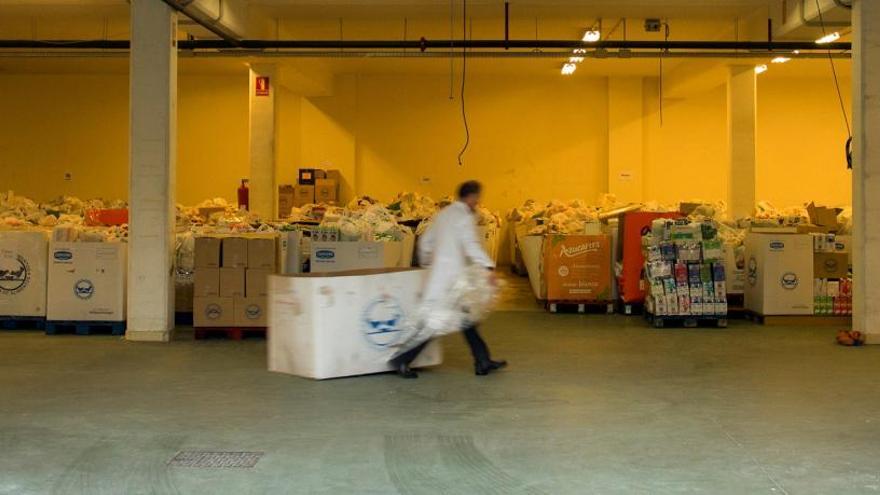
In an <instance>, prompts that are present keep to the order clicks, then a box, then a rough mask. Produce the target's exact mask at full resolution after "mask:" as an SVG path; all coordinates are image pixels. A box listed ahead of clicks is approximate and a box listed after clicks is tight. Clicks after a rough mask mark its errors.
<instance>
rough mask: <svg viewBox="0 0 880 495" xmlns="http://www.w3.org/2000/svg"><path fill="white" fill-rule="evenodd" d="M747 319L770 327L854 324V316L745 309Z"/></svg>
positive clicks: (846, 325)
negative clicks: (770, 312)
mask: <svg viewBox="0 0 880 495" xmlns="http://www.w3.org/2000/svg"><path fill="white" fill-rule="evenodd" d="M745 316H746V319H747V320H749V321H753V322H755V323H759V324H761V325H767V326H768V327H780V326H801V327H833V326H843V327H848V326H851V325H852V316H851V315H850V316H834V315H762V314H760V313H756V312H754V311H749V310H746V311H745Z"/></svg>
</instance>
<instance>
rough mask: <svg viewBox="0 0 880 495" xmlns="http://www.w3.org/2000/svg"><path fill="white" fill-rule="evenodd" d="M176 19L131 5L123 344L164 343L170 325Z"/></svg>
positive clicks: (152, 5)
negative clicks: (128, 229)
mask: <svg viewBox="0 0 880 495" xmlns="http://www.w3.org/2000/svg"><path fill="white" fill-rule="evenodd" d="M176 32H177V15H176V14H175V13H174V12H173V11H172V10H171V8H170V7H168V6H167V5H165V4H164V3H162V2H158V1H156V0H132V2H131V55H130V62H129V63H130V66H129V71H130V76H129V102H130V103H129V106H130V110H129V111H130V116H129V118H130V128H129V132H130V133H131V135H130V141H129V147H130V149H129V153H130V155H129V208H130V219H129V220H130V225H129V227H130V233H129V243H128V249H129V252H128V331H127V333H126V338H127V339H128V340H145V341H157V340H158V341H167V340H168V338H169V336H170V331H171V330H172V329H173V328H174V261H173V260H174V205H175V200H174V188H175V162H176V156H177V128H176V122H177V42H176V41H175V36H176Z"/></svg>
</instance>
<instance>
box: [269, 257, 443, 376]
mask: <svg viewBox="0 0 880 495" xmlns="http://www.w3.org/2000/svg"><path fill="white" fill-rule="evenodd" d="M424 277H425V271H424V270H418V269H399V268H398V269H390V270H371V271H355V272H345V273H335V274H303V275H286V276H283V275H271V276H270V277H269V293H270V295H269V327H268V331H267V338H268V342H267V347H268V361H269V371H275V372H279V373H289V374H293V375H298V376H304V377H308V378H315V379H325V378H336V377H342V376H354V375H364V374H368V373H382V372H386V371H389V370H390V369H391V366H390V365H389V364H388V359H389V358H390V357H391V356H392V355H393V353H394V352H395V346H396V344H398V343H399V342H401V341H402V340H403V339H405V338H406V336H407V334H406V329H407V328H406V326H405V325H404V322H405V321H407V320H408V319H409V318H408V315H410V314H411V313H412V312H413V311H414V310H415V309H416V307H417V304H418V301H419V295H418V294H419V292H420V290H421V288H422V285H423V284H424ZM441 361H442V349H441V347H440V343H439V341H436V340H435V341H434V342H432V343H431V344H429V345H428V346H427V347H426V348H425V350H424V351H422V353H421V354H420V355H419V358H418V359H417V360H416V361H415V363H413V366H415V367H424V366H433V365H437V364H440V362H441Z"/></svg>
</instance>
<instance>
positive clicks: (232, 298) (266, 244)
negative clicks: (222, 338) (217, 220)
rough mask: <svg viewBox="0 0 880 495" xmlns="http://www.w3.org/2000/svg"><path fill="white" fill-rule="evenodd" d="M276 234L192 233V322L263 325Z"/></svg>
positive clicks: (214, 324) (197, 325)
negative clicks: (231, 235)
mask: <svg viewBox="0 0 880 495" xmlns="http://www.w3.org/2000/svg"><path fill="white" fill-rule="evenodd" d="M276 256H277V254H276V236H275V235H274V234H271V235H257V234H254V235H249V236H246V237H196V240H195V271H194V281H193V296H194V297H193V326H195V327H265V326H266V295H267V293H268V292H267V279H268V277H269V275H270V274H273V273H275V271H276V270H275V269H276Z"/></svg>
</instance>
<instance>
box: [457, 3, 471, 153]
mask: <svg viewBox="0 0 880 495" xmlns="http://www.w3.org/2000/svg"><path fill="white" fill-rule="evenodd" d="M461 5H462V15H461V26H462V28H461V30H462V38H463V39H464V41H467V37H468V36H467V0H462V2H461ZM466 78H467V47H462V49H461V96H460V99H461V121H462V123H464V146H462V147H461V151H459V152H458V165H459V166H461V165H464V163H463V162H462V157H463V156H464V153H465V151H467V149H468V145H470V144H471V130H470V129H469V128H468V121H467V109H466V108H465V105H464V85H465V80H466Z"/></svg>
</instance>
